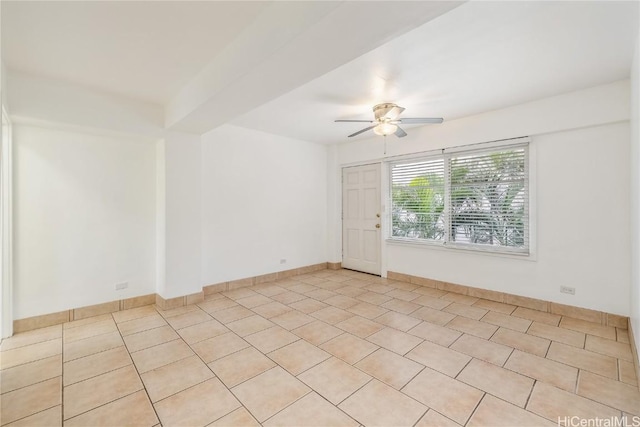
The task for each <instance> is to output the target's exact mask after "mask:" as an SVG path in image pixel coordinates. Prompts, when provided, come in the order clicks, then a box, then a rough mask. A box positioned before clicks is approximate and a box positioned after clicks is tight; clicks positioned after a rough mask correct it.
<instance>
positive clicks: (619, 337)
mask: <svg viewBox="0 0 640 427" xmlns="http://www.w3.org/2000/svg"><path fill="white" fill-rule="evenodd" d="M616 341H618V342H624V343H627V344H629V343H630V341H629V331H627V330H626V329H620V328H616Z"/></svg>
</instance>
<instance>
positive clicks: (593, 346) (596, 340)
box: [584, 335, 633, 362]
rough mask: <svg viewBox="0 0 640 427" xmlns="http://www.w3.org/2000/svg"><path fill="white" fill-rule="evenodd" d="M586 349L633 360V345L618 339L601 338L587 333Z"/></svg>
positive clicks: (629, 360) (628, 360)
mask: <svg viewBox="0 0 640 427" xmlns="http://www.w3.org/2000/svg"><path fill="white" fill-rule="evenodd" d="M584 348H585V350H589V351H593V352H595V353H600V354H605V355H607V356H611V357H615V358H618V359H622V360H626V361H627V362H633V355H632V354H631V345H629V344H626V343H621V342H617V341H611V340H609V339H606V338H600V337H597V336H595V335H587V340H586V342H585V345H584Z"/></svg>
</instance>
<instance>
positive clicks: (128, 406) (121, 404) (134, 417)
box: [64, 390, 158, 427]
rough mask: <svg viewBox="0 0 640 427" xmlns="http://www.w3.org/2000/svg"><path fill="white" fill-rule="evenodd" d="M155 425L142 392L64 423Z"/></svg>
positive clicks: (77, 425)
mask: <svg viewBox="0 0 640 427" xmlns="http://www.w3.org/2000/svg"><path fill="white" fill-rule="evenodd" d="M156 424H158V417H156V413H155V411H154V410H153V407H152V406H151V403H150V402H149V398H148V397H147V395H146V393H145V392H144V391H143V390H140V391H138V392H135V393H133V394H130V395H128V396H125V397H123V398H121V399H118V400H115V401H113V402H111V403H108V404H106V405H104V406H100V407H99V408H96V409H94V410H92V411H89V412H86V413H84V414H82V415H78V416H77V417H74V418H71V419H69V420H66V421H65V422H64V425H65V427H66V426H69V427H74V426H75V427H86V426H108V425H112V426H124V425H132V426H133V425H135V426H154V425H156Z"/></svg>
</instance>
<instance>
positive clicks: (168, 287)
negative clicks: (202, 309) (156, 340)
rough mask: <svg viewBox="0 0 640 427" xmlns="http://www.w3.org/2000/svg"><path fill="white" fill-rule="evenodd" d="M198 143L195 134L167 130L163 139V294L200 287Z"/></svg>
mask: <svg viewBox="0 0 640 427" xmlns="http://www.w3.org/2000/svg"><path fill="white" fill-rule="evenodd" d="M200 158H201V143H200V137H199V136H197V135H189V134H183V133H175V132H170V133H168V134H167V135H166V136H165V139H164V187H165V193H164V207H165V212H164V227H165V233H164V246H165V247H164V253H165V258H164V264H165V276H164V289H160V288H159V289H158V293H159V294H160V295H161V296H162V297H164V298H173V297H178V296H183V295H189V294H193V293H196V292H200V291H201V290H202V285H201V283H200V282H201V280H200V268H201V252H200V250H201V244H200V241H201V220H200V218H201V209H202V207H201V192H200V185H201V184H200V180H201V174H200V167H201V162H200Z"/></svg>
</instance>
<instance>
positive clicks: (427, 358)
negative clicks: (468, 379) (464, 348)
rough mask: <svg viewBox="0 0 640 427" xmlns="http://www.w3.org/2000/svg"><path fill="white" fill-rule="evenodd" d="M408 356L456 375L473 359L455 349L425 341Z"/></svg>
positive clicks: (425, 364)
mask: <svg viewBox="0 0 640 427" xmlns="http://www.w3.org/2000/svg"><path fill="white" fill-rule="evenodd" d="M405 357H407V358H409V359H411V360H415V361H416V362H418V363H420V364H422V365H424V366H428V367H429V368H431V369H435V370H436V371H438V372H442V373H443V374H446V375H449V376H450V377H455V376H456V375H458V374H459V373H460V371H462V369H463V368H464V367H465V366H467V364H468V363H469V362H470V361H471V357H469V356H467V355H465V354H462V353H458V352H457V351H455V350H451V349H449V348H446V347H443V346H441V345H438V344H435V343H432V342H429V341H425V342H423V343H422V344H420V345H418V346H417V347H416V348H414V349H413V350H411V351H410V352H409V353H407V354H406V356H405Z"/></svg>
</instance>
